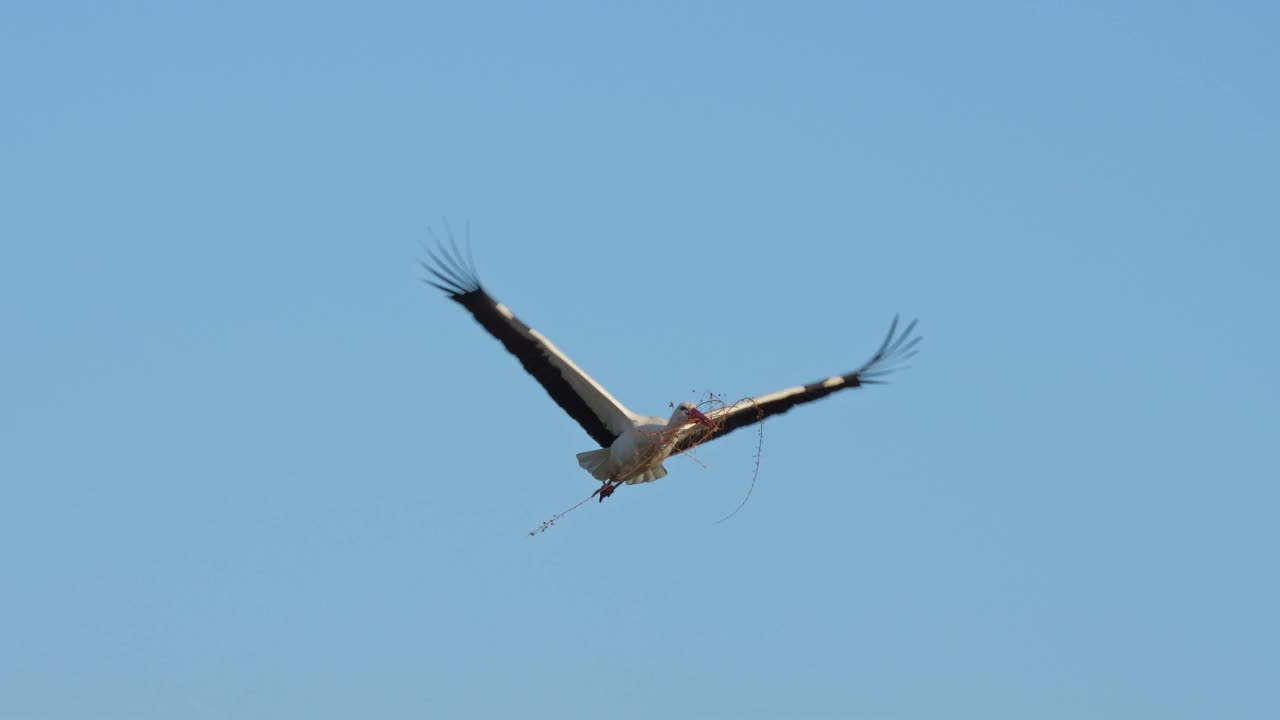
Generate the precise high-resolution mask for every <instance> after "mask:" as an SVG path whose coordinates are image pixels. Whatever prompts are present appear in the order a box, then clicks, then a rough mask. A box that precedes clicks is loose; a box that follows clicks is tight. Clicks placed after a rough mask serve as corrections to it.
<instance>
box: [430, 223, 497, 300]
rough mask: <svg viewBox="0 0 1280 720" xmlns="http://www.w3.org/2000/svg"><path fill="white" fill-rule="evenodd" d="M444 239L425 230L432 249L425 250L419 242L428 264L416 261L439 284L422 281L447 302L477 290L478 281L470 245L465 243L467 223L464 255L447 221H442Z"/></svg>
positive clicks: (468, 237)
mask: <svg viewBox="0 0 1280 720" xmlns="http://www.w3.org/2000/svg"><path fill="white" fill-rule="evenodd" d="M443 224H444V233H445V239H441V237H440V236H439V235H437V234H436V232H435V229H433V228H428V229H427V232H429V233H430V234H431V238H432V239H433V240H435V245H436V246H435V249H434V250H433V249H432V248H429V247H427V246H426V245H425V244H424V243H422V242H419V245H421V246H422V250H423V252H425V253H426V254H427V256H428V257H429V258H431V262H430V263H428V262H426V261H420V262H419V264H420V265H422V268H423V269H424V270H426V271H427V272H429V273H431V275H432V276H433V277H435V279H436V280H439V281H440V282H439V283H436V282H432V281H431V280H430V279H427V278H423V281H424V282H426V283H427V284H428V285H431V286H432V287H434V288H437V289H439V290H440V291H441V292H443V293H445V294H446V295H448V296H449V297H450V298H454V299H457V298H459V297H461V296H463V295H468V294H470V293H473V292H476V291H479V290H481V289H482V288H481V285H480V277H479V275H478V274H477V273H476V266H475V260H474V259H473V258H472V256H471V244H470V242H469V240H470V236H471V224H470V223H469V222H468V223H467V240H468V242H466V243H465V247H466V252H465V254H464V253H463V251H462V248H461V246H459V245H458V239H457V237H456V236H455V235H454V233H453V228H452V227H451V226H450V224H449V221H448V219H445V220H444V223H443ZM446 240H447V242H446Z"/></svg>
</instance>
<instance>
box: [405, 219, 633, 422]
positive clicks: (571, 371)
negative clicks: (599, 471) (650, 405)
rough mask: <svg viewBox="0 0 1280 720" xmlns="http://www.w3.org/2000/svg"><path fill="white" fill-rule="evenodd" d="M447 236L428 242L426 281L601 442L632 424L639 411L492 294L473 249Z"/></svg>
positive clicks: (425, 264)
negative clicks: (483, 281) (465, 251)
mask: <svg viewBox="0 0 1280 720" xmlns="http://www.w3.org/2000/svg"><path fill="white" fill-rule="evenodd" d="M448 236H449V244H448V245H447V246H446V245H445V244H444V243H443V242H437V248H436V250H435V251H432V250H431V249H429V248H424V249H426V252H427V254H428V255H429V256H430V257H431V261H432V262H431V263H427V262H423V263H422V267H423V268H424V269H425V270H426V271H427V272H428V273H430V274H431V277H432V278H434V280H433V279H431V278H424V281H425V282H426V283H427V284H428V285H431V286H432V287H435V288H438V289H440V290H442V291H444V293H445V294H446V295H448V296H449V299H450V300H453V301H454V302H456V303H458V304H459V305H461V306H462V307H464V308H466V309H467V311H468V312H470V313H471V315H472V316H473V317H475V319H476V322H478V323H480V326H481V327H483V328H484V329H485V330H488V331H489V334H490V335H492V336H494V337H495V338H497V339H498V341H499V342H501V343H502V344H503V346H505V347H506V348H507V350H508V351H509V352H510V353H511V354H512V355H515V356H516V358H517V359H519V360H520V364H521V365H523V366H524V369H525V370H526V371H527V372H528V373H529V374H530V375H532V376H533V378H534V379H535V380H537V381H538V384H540V385H542V387H543V389H545V390H546V391H547V394H548V395H550V396H551V399H552V400H555V401H556V404H557V405H559V406H560V407H561V408H563V409H564V411H565V412H567V413H569V417H572V418H573V419H574V420H577V421H578V424H579V425H581V426H582V429H583V430H586V431H587V434H588V435H590V436H591V437H592V438H593V439H594V440H595V441H596V442H597V443H600V446H601V447H609V446H610V445H612V444H613V441H614V440H615V439H617V437H618V436H619V435H621V434H622V433H623V432H625V431H627V430H629V429H631V428H632V427H633V418H634V417H635V415H634V414H633V413H632V412H631V411H630V410H628V409H627V408H626V407H625V406H623V404H622V403H620V402H618V401H617V400H615V399H614V397H613V396H612V395H610V394H609V392H608V391H607V390H605V389H604V388H603V387H601V386H600V384H599V383H597V382H596V381H595V380H592V379H591V376H590V375H587V374H586V373H585V372H583V371H582V368H580V367H578V366H577V365H575V364H574V362H573V361H572V360H570V359H569V357H568V356H567V355H565V354H564V353H563V352H561V351H560V349H559V348H557V347H556V346H555V345H554V344H552V342H551V341H550V340H548V339H546V338H545V337H543V336H542V333H539V332H538V331H537V330H534V329H533V328H531V327H529V326H528V325H525V324H524V323H522V322H520V319H519V318H517V317H516V316H515V314H514V313H512V312H511V311H510V310H508V309H507V308H506V306H504V305H503V304H502V303H499V302H498V301H496V300H494V299H493V298H492V297H490V296H489V293H487V292H485V290H484V287H482V286H481V285H480V279H479V277H478V276H477V275H476V271H475V263H474V262H473V261H472V260H471V256H470V253H469V252H468V254H467V256H466V257H465V258H464V257H463V254H462V253H461V252H460V251H459V249H458V244H457V242H456V241H455V240H454V239H453V234H452V233H449V235H448Z"/></svg>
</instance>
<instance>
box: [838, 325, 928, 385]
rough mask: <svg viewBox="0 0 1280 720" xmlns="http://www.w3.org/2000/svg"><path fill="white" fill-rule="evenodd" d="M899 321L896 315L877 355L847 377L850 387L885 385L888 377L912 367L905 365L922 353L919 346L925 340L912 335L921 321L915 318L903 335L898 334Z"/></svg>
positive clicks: (904, 329)
mask: <svg viewBox="0 0 1280 720" xmlns="http://www.w3.org/2000/svg"><path fill="white" fill-rule="evenodd" d="M898 321H899V316H897V315H894V316H893V323H892V324H890V325H889V332H888V333H887V334H886V335H885V336H884V342H882V343H880V349H879V350H876V354H875V355H872V356H871V359H870V360H867V361H866V362H865V363H863V364H862V367H860V368H858V369H857V370H854V371H853V372H851V373H849V374H848V375H846V376H845V379H846V380H847V381H848V382H849V384H850V385H853V386H854V387H857V386H858V385H883V384H885V383H886V382H887V381H886V380H885V379H884V378H885V377H886V376H888V375H891V374H893V373H895V372H898V371H899V370H907V369H909V368H910V367H911V366H910V365H904V364H903V363H905V362H906V361H908V360H910V359H911V358H913V357H915V356H916V353H918V352H920V350H919V348H918V347H917V346H918V345H919V344H920V341H921V340H924V336H923V335H914V336H913V335H912V333H913V332H914V331H915V329H916V325H917V324H918V323H919V322H920V320H919V318H915V319H913V320H912V321H911V322H909V323H907V326H906V327H905V328H903V329H902V332H901V333H898ZM895 333H896V335H895Z"/></svg>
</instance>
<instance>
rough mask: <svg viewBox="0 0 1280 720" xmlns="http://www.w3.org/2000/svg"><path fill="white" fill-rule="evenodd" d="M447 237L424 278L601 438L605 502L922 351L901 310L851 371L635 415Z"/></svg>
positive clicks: (581, 459)
mask: <svg viewBox="0 0 1280 720" xmlns="http://www.w3.org/2000/svg"><path fill="white" fill-rule="evenodd" d="M449 240H450V243H449V246H448V247H446V246H445V245H444V243H438V247H437V251H438V253H437V252H432V251H431V250H430V249H429V248H427V249H426V252H427V254H428V255H429V256H430V257H431V260H432V264H428V263H426V262H423V263H422V266H423V268H424V269H425V270H426V271H427V272H428V273H430V274H431V277H432V278H434V280H433V279H427V278H424V281H425V282H426V283H427V284H429V285H431V286H433V287H435V288H437V289H439V290H441V291H443V292H444V293H445V294H446V295H447V296H448V297H449V299H450V300H453V301H454V302H456V303H458V304H459V305H461V306H462V307H464V308H466V309H467V311H468V312H470V313H471V315H472V316H473V317H474V318H475V319H476V322H478V323H480V326H481V327H483V328H484V329H485V330H487V331H488V332H489V334H490V335H493V336H494V337H495V338H497V339H498V341H499V342H501V343H502V344H503V346H504V347H506V349H507V351H508V352H510V353H511V354H512V355H515V356H516V358H517V359H518V360H519V361H520V364H521V365H523V366H524V369H525V371H526V372H528V373H529V374H530V375H532V376H533V378H534V379H535V380H537V381H538V383H539V384H540V385H542V387H543V389H544V390H546V391H547V394H548V395H550V396H551V399H552V400H554V401H555V402H556V404H557V405H559V406H560V407H561V408H562V409H563V410H564V411H565V412H566V413H568V414H569V417H572V418H573V419H574V420H576V421H577V422H578V424H579V425H581V426H582V429H583V430H585V431H586V432H587V434H588V435H590V436H591V438H592V439H593V440H595V441H596V442H597V443H598V444H599V445H600V449H598V450H588V451H586V452H580V453H578V456H577V457H578V465H579V466H580V467H581V468H582V469H583V470H586V471H587V472H589V473H591V477H593V478H595V479H596V480H599V481H601V483H602V484H601V487H600V489H599V490H597V491H596V492H597V493H598V494H599V497H600V500H601V501H603V500H604V499H605V498H606V497H608V496H609V495H611V494H612V493H613V491H614V490H616V489H617V488H618V486H620V485H623V484H627V485H634V484H637V483H647V482H652V481H654V480H657V479H659V478H662V477H665V476H666V474H667V469H666V468H665V467H663V465H662V463H663V462H664V461H665V460H666V459H667V458H669V457H671V456H672V455H675V454H678V453H682V452H684V451H686V450H689V449H692V448H693V447H694V446H696V445H700V444H702V443H704V442H707V441H708V440H711V439H714V438H717V437H721V436H723V435H727V434H729V433H731V432H733V431H734V430H738V429H741V428H744V427H749V426H751V425H754V424H756V423H758V422H761V421H763V420H764V419H765V418H768V417H771V416H773V415H780V414H782V413H785V412H787V411H788V410H790V409H791V408H793V407H795V406H797V405H802V404H804V403H808V402H813V401H814V400H818V399H820V398H824V397H826V396H827V395H830V394H832V393H835V392H839V391H840V390H847V389H851V388H857V387H862V386H864V385H874V384H880V383H883V382H884V380H883V378H884V376H885V375H887V374H889V373H891V372H893V371H895V370H900V369H903V365H902V363H904V362H905V361H906V360H908V359H910V358H911V357H912V356H913V355H915V354H916V352H917V350H916V346H917V345H918V344H919V343H920V341H921V340H922V339H923V338H921V337H920V336H918V335H913V331H914V330H915V327H916V321H915V320H912V321H911V322H910V323H908V324H907V325H906V326H905V327H903V328H902V329H901V331H899V328H898V318H897V316H895V317H894V318H893V323H892V324H891V325H890V326H889V332H888V334H886V335H885V338H884V341H883V342H881V343H880V348H879V349H878V350H876V352H875V354H874V355H872V356H871V359H869V360H867V361H866V362H865V363H863V364H862V366H861V367H859V368H858V369H856V370H853V371H852V372H848V373H845V374H843V375H833V376H831V377H829V378H825V379H823V380H818V381H817V382H812V383H809V384H808V385H799V386H796V387H789V388H786V389H783V390H778V391H777V392H771V393H768V394H766V395H760V396H757V397H753V398H748V399H747V400H745V401H743V402H740V403H737V404H735V405H733V406H726V407H721V408H718V409H715V410H712V411H710V412H707V413H704V412H702V411H701V410H699V409H698V408H697V406H695V405H694V404H693V403H689V402H682V403H680V404H679V405H677V406H676V407H675V410H674V411H673V412H672V413H671V415H670V417H661V416H649V415H637V414H636V413H634V412H632V411H631V410H629V409H627V407H626V406H625V405H623V404H622V403H620V402H618V400H617V399H616V398H614V397H613V396H612V395H610V394H609V391H608V390H606V389H604V387H603V386H601V385H600V383H598V382H596V381H595V380H593V379H592V378H591V376H590V375H588V374H587V373H586V372H584V371H583V370H582V368H580V367H578V366H577V365H576V364H575V363H574V362H573V361H572V360H570V359H569V356H568V355H565V354H564V352H563V351H561V350H560V348H558V347H556V346H555V344H554V343H552V342H551V341H550V340H548V339H547V338H546V337H545V336H543V335H542V333H540V332H538V331H537V330H534V329H533V328H531V327H529V326H528V325H526V324H524V323H523V322H521V321H520V319H519V318H517V317H516V316H515V313H513V312H511V311H510V310H508V309H507V307H506V306H505V305H503V304H502V303H500V302H498V301H497V300H494V299H493V297H492V296H490V295H489V293H488V292H486V291H485V289H484V286H483V285H481V284H480V279H479V276H478V275H477V274H476V270H475V263H474V261H473V260H472V258H471V254H470V248H469V247H468V252H467V255H466V256H465V257H464V256H463V254H462V253H461V252H460V251H459V249H458V245H457V243H456V242H455V241H454V240H453V237H452V234H450V237H449Z"/></svg>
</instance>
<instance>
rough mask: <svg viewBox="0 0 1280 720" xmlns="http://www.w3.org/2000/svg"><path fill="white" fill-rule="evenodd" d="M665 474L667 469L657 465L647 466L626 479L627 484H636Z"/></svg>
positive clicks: (650, 480) (651, 480)
mask: <svg viewBox="0 0 1280 720" xmlns="http://www.w3.org/2000/svg"><path fill="white" fill-rule="evenodd" d="M666 476H667V469H666V468H664V467H662V466H661V465H659V466H658V467H655V468H649V469H648V470H645V471H644V472H642V473H640V474H639V475H637V476H635V477H633V478H630V479H628V480H627V484H628V485H637V484H639V483H647V482H653V481H654V480H657V479H659V478H664V477H666Z"/></svg>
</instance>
